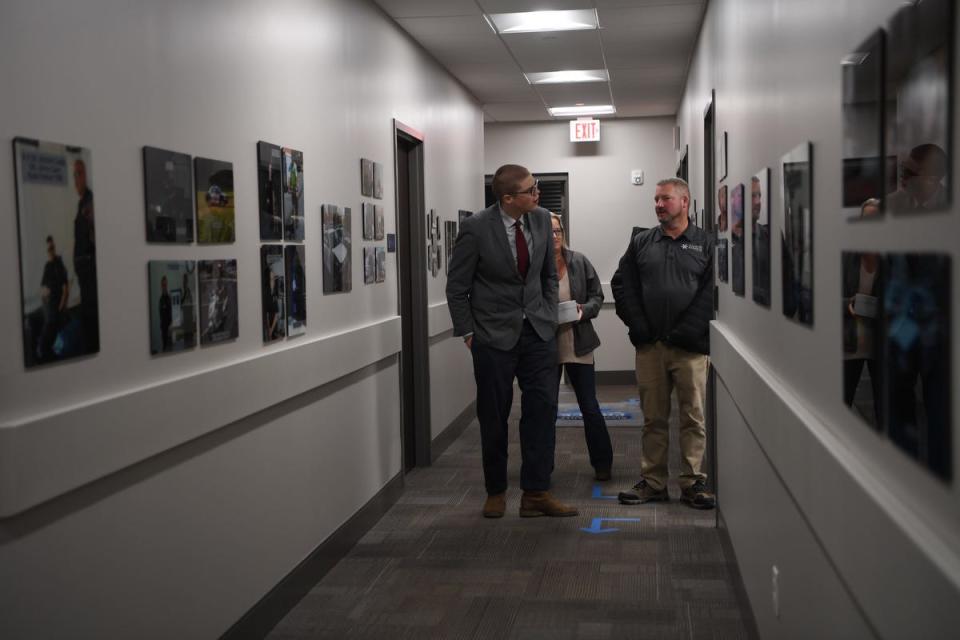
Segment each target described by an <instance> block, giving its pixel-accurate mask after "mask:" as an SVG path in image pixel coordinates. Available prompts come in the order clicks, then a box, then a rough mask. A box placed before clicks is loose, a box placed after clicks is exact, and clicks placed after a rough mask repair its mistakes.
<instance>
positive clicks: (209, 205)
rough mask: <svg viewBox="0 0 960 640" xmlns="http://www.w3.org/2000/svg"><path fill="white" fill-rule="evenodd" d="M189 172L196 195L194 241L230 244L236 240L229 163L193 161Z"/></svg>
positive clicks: (204, 159) (231, 168) (207, 159)
mask: <svg viewBox="0 0 960 640" xmlns="http://www.w3.org/2000/svg"><path fill="white" fill-rule="evenodd" d="M193 170H194V188H195V189H196V192H197V242H199V243H201V244H216V243H227V242H233V241H234V239H235V238H236V235H235V231H234V207H235V204H236V203H235V202H234V194H233V164H232V163H230V162H221V161H220V160H210V159H209V158H194V160H193Z"/></svg>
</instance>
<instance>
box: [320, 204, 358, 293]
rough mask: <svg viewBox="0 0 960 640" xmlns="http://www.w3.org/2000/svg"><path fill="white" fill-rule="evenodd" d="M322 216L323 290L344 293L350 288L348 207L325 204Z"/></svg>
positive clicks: (350, 241) (350, 242) (351, 284)
mask: <svg viewBox="0 0 960 640" xmlns="http://www.w3.org/2000/svg"><path fill="white" fill-rule="evenodd" d="M321 215H322V217H323V292H324V293H344V292H347V291H350V290H351V289H352V286H353V283H352V274H351V257H350V256H351V251H350V245H351V244H352V240H351V237H350V208H349V207H338V206H337V205H333V204H325V205H323V207H321Z"/></svg>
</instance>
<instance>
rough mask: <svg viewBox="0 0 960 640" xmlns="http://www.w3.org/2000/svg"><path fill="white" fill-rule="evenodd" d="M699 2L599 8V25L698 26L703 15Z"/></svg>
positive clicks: (626, 26)
mask: <svg viewBox="0 0 960 640" xmlns="http://www.w3.org/2000/svg"><path fill="white" fill-rule="evenodd" d="M703 11H704V8H703V5H702V4H700V3H691V4H687V3H681V2H671V3H669V4H657V5H649V6H643V7H632V8H629V9H600V10H598V11H597V15H598V16H599V17H600V27H601V28H604V29H648V28H650V27H657V26H660V25H665V24H676V23H684V24H692V25H693V26H694V28H697V27H699V26H700V21H701V18H702V17H703Z"/></svg>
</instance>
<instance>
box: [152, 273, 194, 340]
mask: <svg viewBox="0 0 960 640" xmlns="http://www.w3.org/2000/svg"><path fill="white" fill-rule="evenodd" d="M196 271H197V263H196V262H194V261H193V260H177V261H172V260H171V261H165V260H151V261H149V262H148V263H147V278H148V280H149V290H150V353H151V354H154V355H156V354H160V353H172V352H175V351H185V350H188V349H193V348H194V347H195V346H197V294H196V290H197V285H196V277H197V274H196Z"/></svg>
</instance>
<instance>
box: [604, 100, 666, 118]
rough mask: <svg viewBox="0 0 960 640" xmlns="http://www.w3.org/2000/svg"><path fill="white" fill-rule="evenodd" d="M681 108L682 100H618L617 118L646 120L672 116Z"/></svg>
mask: <svg viewBox="0 0 960 640" xmlns="http://www.w3.org/2000/svg"><path fill="white" fill-rule="evenodd" d="M679 106H680V98H677V99H676V100H665V99H663V100H648V99H644V98H632V99H629V100H617V117H619V118H644V117H648V116H672V115H676V113H677V107H679Z"/></svg>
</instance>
